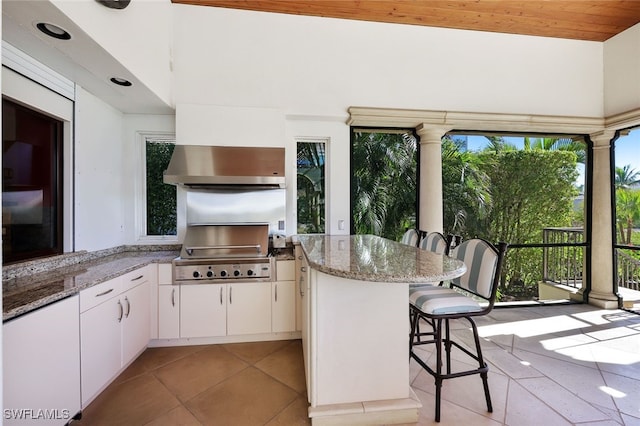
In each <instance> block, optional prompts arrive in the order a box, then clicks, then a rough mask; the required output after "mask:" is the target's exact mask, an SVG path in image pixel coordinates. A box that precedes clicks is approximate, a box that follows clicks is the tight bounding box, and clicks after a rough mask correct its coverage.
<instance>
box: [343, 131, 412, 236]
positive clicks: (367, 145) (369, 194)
mask: <svg viewBox="0 0 640 426" xmlns="http://www.w3.org/2000/svg"><path fill="white" fill-rule="evenodd" d="M417 159H418V147H417V139H416V137H415V136H414V134H413V130H407V129H404V130H402V129H398V130H396V129H385V130H376V129H353V133H352V144H351V211H352V215H353V217H352V227H353V229H352V233H356V234H374V235H379V236H381V237H385V238H389V239H391V240H395V241H399V240H400V238H401V237H402V234H403V233H404V232H405V230H406V229H407V228H416V217H417V215H418V213H417V201H416V200H417V184H416V183H417V177H418V163H417Z"/></svg>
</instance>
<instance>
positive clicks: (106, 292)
mask: <svg viewBox="0 0 640 426" xmlns="http://www.w3.org/2000/svg"><path fill="white" fill-rule="evenodd" d="M112 291H113V289H112V288H110V289H109V290H105V291H103V292H102V293H98V294H96V297H100V296H104V295H105V294H109V293H111V292H112Z"/></svg>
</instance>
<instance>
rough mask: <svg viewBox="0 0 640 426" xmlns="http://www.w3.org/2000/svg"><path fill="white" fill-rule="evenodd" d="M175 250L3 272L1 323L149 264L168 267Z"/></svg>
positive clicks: (126, 252)
mask: <svg viewBox="0 0 640 426" xmlns="http://www.w3.org/2000/svg"><path fill="white" fill-rule="evenodd" d="M154 248H155V249H154ZM178 255H179V249H175V248H174V247H149V248H148V249H137V250H136V249H133V250H131V249H122V248H120V249H119V250H118V249H116V250H104V251H102V252H94V253H86V252H80V253H71V254H67V255H62V256H55V257H54V258H48V259H43V260H40V261H37V260H36V261H30V262H25V263H23V264H20V265H10V266H7V267H4V268H3V281H2V320H3V321H7V320H10V319H12V318H15V317H17V316H19V315H23V314H25V313H28V312H31V311H33V310H35V309H38V308H40V307H42V306H45V305H48V304H50V303H52V302H55V301H57V300H61V299H64V298H65V297H69V296H72V295H74V294H77V293H78V292H80V290H82V289H85V288H87V287H91V286H93V285H96V284H100V283H101V282H104V281H107V280H110V279H112V278H115V277H118V276H120V275H123V274H126V273H127V272H130V271H133V270H135V269H138V268H141V267H143V266H146V265H148V264H150V263H169V262H171V261H172V260H173V259H175V258H176V257H177V256H178Z"/></svg>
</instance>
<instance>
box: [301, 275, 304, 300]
mask: <svg viewBox="0 0 640 426" xmlns="http://www.w3.org/2000/svg"><path fill="white" fill-rule="evenodd" d="M303 282H304V278H302V277H300V297H304V290H302V283H303Z"/></svg>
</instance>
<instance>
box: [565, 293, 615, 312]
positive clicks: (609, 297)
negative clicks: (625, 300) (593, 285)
mask: <svg viewBox="0 0 640 426" xmlns="http://www.w3.org/2000/svg"><path fill="white" fill-rule="evenodd" d="M574 296H575V297H572V300H583V290H580V291H578V292H577V293H576V294H575V295H574ZM618 299H619V298H618V296H617V295H616V294H612V293H600V292H597V291H593V290H592V291H591V292H589V300H588V303H589V305H593V306H597V307H599V308H602V309H618Z"/></svg>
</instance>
